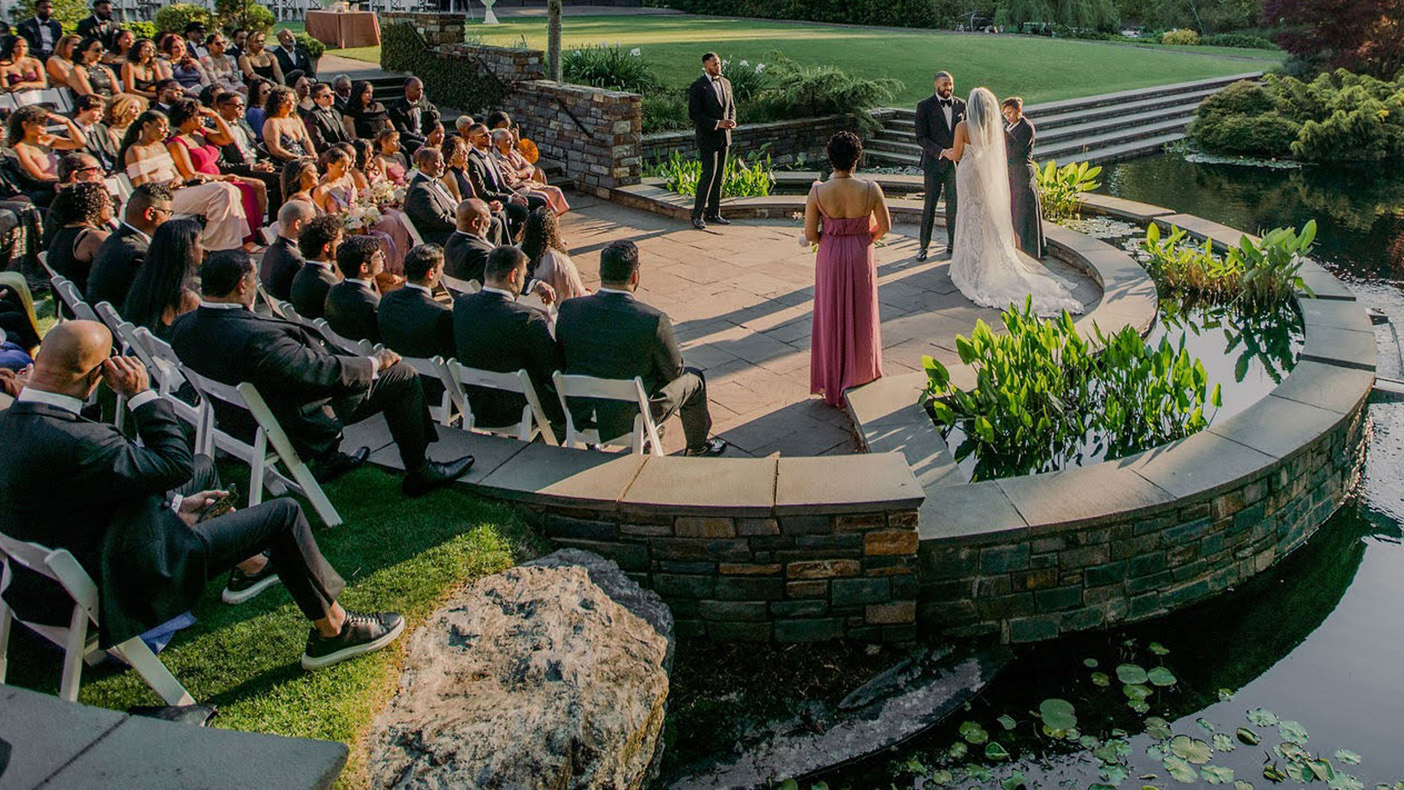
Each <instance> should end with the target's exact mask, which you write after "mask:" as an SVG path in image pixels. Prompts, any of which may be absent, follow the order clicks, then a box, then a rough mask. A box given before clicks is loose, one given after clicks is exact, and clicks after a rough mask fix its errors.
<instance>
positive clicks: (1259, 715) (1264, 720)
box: [1248, 708, 1277, 727]
mask: <svg viewBox="0 0 1404 790" xmlns="http://www.w3.org/2000/svg"><path fill="white" fill-rule="evenodd" d="M1248 722H1249V723H1250V724H1256V725H1257V726H1259V727H1271V726H1272V725H1274V724H1276V723H1277V714H1276V713H1273V712H1272V711H1270V710H1268V709H1267V708H1254V709H1252V710H1250V711H1248Z"/></svg>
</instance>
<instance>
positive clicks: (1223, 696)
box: [1219, 689, 1242, 781]
mask: <svg viewBox="0 0 1404 790" xmlns="http://www.w3.org/2000/svg"><path fill="white" fill-rule="evenodd" d="M1219 701H1220V702H1232V701H1233V692H1232V691H1230V690H1229V689H1219ZM1240 781H1242V780H1240Z"/></svg>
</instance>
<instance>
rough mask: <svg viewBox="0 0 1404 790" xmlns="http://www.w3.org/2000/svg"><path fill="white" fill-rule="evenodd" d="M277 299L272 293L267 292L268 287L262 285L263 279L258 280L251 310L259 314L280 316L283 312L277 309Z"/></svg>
mask: <svg viewBox="0 0 1404 790" xmlns="http://www.w3.org/2000/svg"><path fill="white" fill-rule="evenodd" d="M277 302H278V300H277V299H274V298H273V294H271V293H268V289H267V288H265V287H263V280H259V281H258V293H257V294H255V295H254V303H253V310H254V312H255V313H258V314H259V315H272V316H277V317H278V318H282V317H283V314H282V313H281V312H279V311H278V306H277Z"/></svg>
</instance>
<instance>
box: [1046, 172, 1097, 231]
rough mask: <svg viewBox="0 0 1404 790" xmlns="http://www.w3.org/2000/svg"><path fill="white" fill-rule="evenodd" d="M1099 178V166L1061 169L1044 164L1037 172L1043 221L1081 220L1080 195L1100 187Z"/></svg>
mask: <svg viewBox="0 0 1404 790" xmlns="http://www.w3.org/2000/svg"><path fill="white" fill-rule="evenodd" d="M1101 174H1102V168H1101V167H1100V166H1098V165H1090V164H1088V163H1087V162H1079V163H1077V164H1071V165H1064V166H1062V167H1058V163H1057V162H1053V161H1050V162H1048V163H1046V164H1044V166H1043V167H1042V168H1041V169H1040V170H1039V171H1038V191H1039V200H1040V202H1041V203H1042V204H1043V218H1044V219H1046V220H1048V221H1049V222H1062V221H1064V220H1069V219H1075V218H1077V217H1080V216H1082V193H1083V192H1091V191H1092V190H1094V189H1096V188H1097V187H1099V186H1101V185H1102V184H1101V182H1099V181H1098V180H1097V176H1100V175H1101Z"/></svg>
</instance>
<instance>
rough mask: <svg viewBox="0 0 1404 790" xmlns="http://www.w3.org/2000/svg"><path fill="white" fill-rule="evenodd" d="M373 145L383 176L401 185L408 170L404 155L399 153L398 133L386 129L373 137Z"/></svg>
mask: <svg viewBox="0 0 1404 790" xmlns="http://www.w3.org/2000/svg"><path fill="white" fill-rule="evenodd" d="M375 147H376V151H377V152H378V155H379V157H380V169H381V171H382V172H384V173H385V177H386V178H388V179H390V180H391V181H393V182H395V183H396V184H401V185H403V184H404V183H405V175H406V174H407V173H408V172H409V163H408V162H406V161H405V155H404V154H402V153H400V133H399V132H397V131H395V130H394V129H386V130H385V131H383V132H381V133H380V136H378V137H376V138H375Z"/></svg>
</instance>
